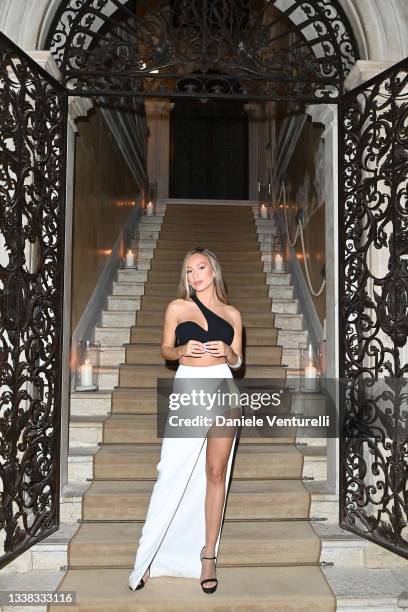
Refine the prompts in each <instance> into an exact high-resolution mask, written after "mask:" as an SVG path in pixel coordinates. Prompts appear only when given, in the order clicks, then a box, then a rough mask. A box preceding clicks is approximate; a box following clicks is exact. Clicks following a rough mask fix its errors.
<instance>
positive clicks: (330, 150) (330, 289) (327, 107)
mask: <svg viewBox="0 0 408 612" xmlns="http://www.w3.org/2000/svg"><path fill="white" fill-rule="evenodd" d="M306 112H307V114H308V115H310V116H311V118H312V121H313V122H314V123H322V124H323V125H324V127H325V130H324V132H323V134H322V139H323V141H324V145H325V146H324V167H325V184H324V195H325V219H326V227H325V247H326V343H325V349H326V359H325V361H326V364H327V369H326V378H327V379H328V381H331V384H330V388H331V389H333V391H334V392H335V398H333V399H335V401H336V405H337V406H338V393H337V392H336V389H335V387H334V384H333V383H334V381H336V380H338V378H339V329H338V270H339V257H338V222H337V212H338V151H337V146H338V124H337V105H336V104H314V105H311V106H308V107H307V109H306ZM338 477H339V463H338V440H337V439H336V438H328V440H327V483H328V485H329V487H331V488H333V489H334V490H336V491H338Z"/></svg>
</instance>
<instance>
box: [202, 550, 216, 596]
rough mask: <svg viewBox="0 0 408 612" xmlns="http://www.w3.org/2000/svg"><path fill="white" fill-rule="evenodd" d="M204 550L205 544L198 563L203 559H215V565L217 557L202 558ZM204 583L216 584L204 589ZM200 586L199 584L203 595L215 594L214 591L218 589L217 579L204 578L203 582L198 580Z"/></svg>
mask: <svg viewBox="0 0 408 612" xmlns="http://www.w3.org/2000/svg"><path fill="white" fill-rule="evenodd" d="M204 548H205V544H204V546H203V547H202V549H201V553H200V561H202V560H203V559H215V563H217V557H203V550H204ZM206 582H215V583H216V584H214V586H212V587H205V586H204V584H205V583H206ZM200 584H201V588H202V589H203V591H204V593H207V594H209V593H215V591H216V590H217V587H218V580H217V578H204V580H200Z"/></svg>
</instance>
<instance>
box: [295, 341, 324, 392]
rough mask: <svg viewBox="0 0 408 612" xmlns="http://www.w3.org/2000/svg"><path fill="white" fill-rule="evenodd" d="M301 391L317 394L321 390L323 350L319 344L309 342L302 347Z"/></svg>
mask: <svg viewBox="0 0 408 612" xmlns="http://www.w3.org/2000/svg"><path fill="white" fill-rule="evenodd" d="M299 353H300V356H299V357H300V371H299V383H300V390H301V391H305V392H307V393H317V392H319V391H320V388H321V350H320V345H319V344H314V343H312V342H308V343H307V344H302V345H300V349H299Z"/></svg>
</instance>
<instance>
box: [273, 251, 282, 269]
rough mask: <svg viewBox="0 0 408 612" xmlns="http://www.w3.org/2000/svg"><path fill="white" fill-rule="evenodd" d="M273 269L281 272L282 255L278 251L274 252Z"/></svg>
mask: <svg viewBox="0 0 408 612" xmlns="http://www.w3.org/2000/svg"><path fill="white" fill-rule="evenodd" d="M274 271H275V272H283V257H282V255H281V254H280V253H276V255H275V260H274Z"/></svg>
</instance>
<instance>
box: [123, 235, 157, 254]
mask: <svg viewBox="0 0 408 612" xmlns="http://www.w3.org/2000/svg"><path fill="white" fill-rule="evenodd" d="M156 245H157V240H156V239H155V238H140V237H139V238H133V239H132V240H131V241H130V246H131V248H132V249H135V250H137V251H152V250H154V249H155V248H156Z"/></svg>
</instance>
